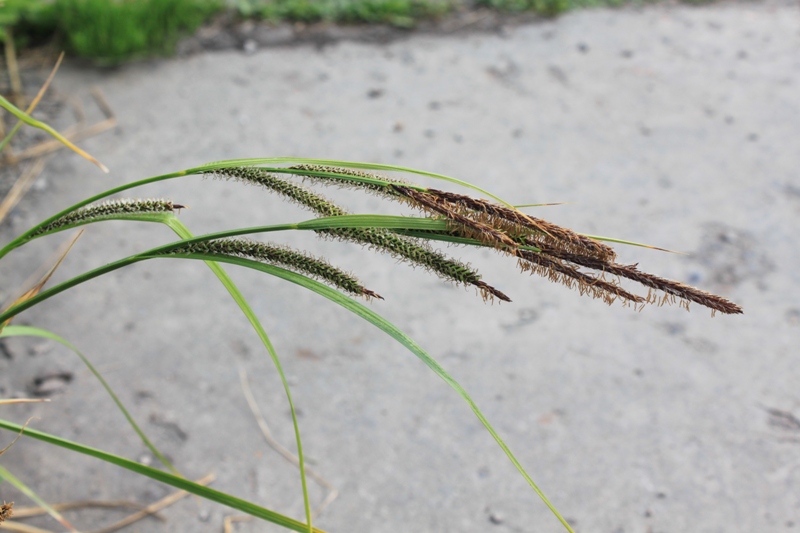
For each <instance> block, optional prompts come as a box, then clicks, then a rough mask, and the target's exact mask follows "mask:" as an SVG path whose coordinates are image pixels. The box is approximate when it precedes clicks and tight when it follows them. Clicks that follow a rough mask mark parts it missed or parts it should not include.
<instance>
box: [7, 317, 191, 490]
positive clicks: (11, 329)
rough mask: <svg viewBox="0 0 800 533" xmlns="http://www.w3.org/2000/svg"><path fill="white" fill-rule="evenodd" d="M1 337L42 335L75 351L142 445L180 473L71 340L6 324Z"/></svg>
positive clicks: (29, 327) (169, 467)
mask: <svg viewBox="0 0 800 533" xmlns="http://www.w3.org/2000/svg"><path fill="white" fill-rule="evenodd" d="M2 337H42V338H45V339H51V340H54V341H56V342H58V343H60V344H63V345H64V346H66V347H67V348H69V349H70V350H72V351H73V352H74V353H75V355H77V356H78V357H79V358H80V360H81V361H83V364H84V365H86V368H88V369H89V371H90V372H91V373H92V374H93V375H94V377H95V378H97V381H99V382H100V384H101V385H102V386H103V388H104V389H105V390H106V392H107V393H108V395H109V396H111V399H112V400H114V403H115V404H117V408H119V410H120V411H121V412H122V415H123V416H124V417H125V419H126V420H127V421H128V423H129V424H130V425H131V427H132V428H133V430H134V431H135V432H136V434H137V435H139V438H140V439H141V440H142V442H143V443H144V445H145V446H147V447H148V448H149V449H150V451H151V452H153V455H155V456H156V457H158V460H159V461H161V463H162V464H163V465H164V466H166V467H167V468H168V469H169V470H170V471H172V473H173V474H175V475H176V476H180V475H181V473H180V472H178V470H177V469H176V468H175V467H174V466H173V465H172V463H170V462H169V460H168V459H167V458H166V457H165V456H164V454H163V453H161V452H160V451H159V450H158V448H156V446H155V445H154V444H153V443H152V442H151V441H150V439H148V438H147V435H145V434H144V431H142V429H141V428H140V427H139V425H138V424H137V423H136V421H135V420H134V419H133V417H132V416H131V414H130V412H129V411H128V410H127V409H126V408H125V405H124V404H123V403H122V401H121V400H120V399H119V397H118V396H117V395H116V394H115V393H114V390H113V389H112V388H111V386H110V385H109V384H108V382H107V381H106V380H105V379H104V378H103V376H102V375H101V374H100V372H98V371H97V369H96V368H95V367H94V365H93V364H92V363H91V362H90V361H89V359H87V358H86V356H85V355H83V354H82V353H81V351H80V350H78V349H77V348H76V347H75V346H74V345H73V344H72V343H71V342H69V341H68V340H66V339H64V338H63V337H60V336H58V335H56V334H55V333H53V332H51V331H47V330H45V329H41V328H36V327H32V326H6V327H5V329H4V330H3V331H2V332H0V338H2Z"/></svg>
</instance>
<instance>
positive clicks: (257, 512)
mask: <svg viewBox="0 0 800 533" xmlns="http://www.w3.org/2000/svg"><path fill="white" fill-rule="evenodd" d="M0 428H2V429H7V430H10V431H14V432H19V431H20V430H21V429H22V426H20V425H19V424H15V423H13V422H9V421H8V420H2V419H0ZM25 436H26V437H32V438H34V439H37V440H40V441H43V442H47V443H48V444H53V445H56V446H60V447H61V448H64V449H67V450H70V451H74V452H78V453H82V454H84V455H89V456H91V457H95V458H97V459H100V460H102V461H106V462H107V463H111V464H114V465H117V466H120V467H122V468H125V469H127V470H130V471H132V472H135V473H136V474H140V475H142V476H146V477H149V478H151V479H155V480H156V481H160V482H161V483H165V484H167V485H171V486H173V487H176V488H179V489H183V490H185V491H186V492H190V493H192V494H196V495H197V496H200V497H201V498H205V499H207V500H209V501H213V502H217V503H221V504H222V505H226V506H228V507H230V508H231V509H237V510H239V511H243V512H245V513H247V514H249V515H252V516H255V517H256V518H261V519H263V520H266V521H268V522H272V523H273V524H277V525H279V526H282V527H285V528H286V529H291V530H293V531H297V532H298V533H307V532H308V526H306V524H303V523H302V522H299V521H297V520H294V519H293V518H289V517H288V516H285V515H282V514H280V513H277V512H275V511H271V510H269V509H266V508H264V507H261V506H259V505H256V504H254V503H251V502H248V501H247V500H243V499H241V498H237V497H236V496H231V495H230V494H227V493H225V492H221V491H218V490H215V489H212V488H210V487H204V486H203V485H198V484H197V483H195V482H193V481H190V480H188V479H186V478H182V477H179V476H176V475H174V474H170V473H169V472H164V471H162V470H158V469H156V468H153V467H151V466H145V465H143V464H139V463H137V462H135V461H131V460H130V459H126V458H124V457H120V456H119V455H115V454H112V453H108V452H106V451H103V450H99V449H97V448H92V447H90V446H85V445H83V444H79V443H77V442H73V441H70V440H67V439H63V438H61V437H56V436H55V435H50V434H48V433H44V432H42V431H37V430H35V429H26V430H25ZM313 532H314V533H325V531H323V530H321V529H317V528H314V529H313Z"/></svg>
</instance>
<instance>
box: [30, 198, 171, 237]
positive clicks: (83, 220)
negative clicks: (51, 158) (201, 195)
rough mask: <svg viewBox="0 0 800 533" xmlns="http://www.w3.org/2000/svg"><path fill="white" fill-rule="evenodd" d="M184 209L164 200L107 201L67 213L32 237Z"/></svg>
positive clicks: (124, 199)
mask: <svg viewBox="0 0 800 533" xmlns="http://www.w3.org/2000/svg"><path fill="white" fill-rule="evenodd" d="M183 207H184V206H182V205H179V204H173V203H172V201H170V200H162V199H149V200H141V199H128V198H122V199H117V200H107V201H105V202H102V203H99V204H94V205H87V206H85V207H81V208H80V209H76V210H75V211H72V212H70V213H67V214H66V215H64V216H63V217H60V218H58V219H56V220H54V221H53V222H51V223H50V224H47V225H46V226H44V227H42V228H40V229H39V231H37V232H36V233H34V234H33V235H31V237H37V236H39V235H43V234H45V233H50V232H52V231H55V230H57V229H60V228H63V227H66V226H72V225H75V224H88V223H90V222H95V221H98V220H104V219H108V218H111V217H114V216H116V215H119V214H123V213H125V214H132V213H141V214H144V213H172V212H174V211H175V210H176V209H182V208H183Z"/></svg>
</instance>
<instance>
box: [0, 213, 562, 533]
mask: <svg viewBox="0 0 800 533" xmlns="http://www.w3.org/2000/svg"><path fill="white" fill-rule="evenodd" d="M332 218H339V217H332ZM297 226H298V225H297V224H283V225H279V226H273V227H272V229H273V230H277V229H297ZM268 228H269V227H262V228H258V230H259V231H262V232H263V231H265V230H266V229H268ZM240 231H241V230H234V232H222V233H220V234H211V235H204V236H201V237H197V238H195V239H186V240H184V241H179V242H177V243H170V244H167V245H164V246H160V247H157V248H153V249H152V250H149V251H148V252H145V253H143V254H139V255H135V256H130V257H126V258H124V259H121V260H119V261H115V262H113V263H109V264H107V265H104V266H102V267H99V268H97V269H94V270H92V271H89V272H86V273H84V274H82V275H80V276H76V277H75V278H73V279H71V280H68V281H65V282H63V283H61V284H59V285H56V286H55V287H53V288H51V289H49V290H47V291H44V292H42V293H40V294H38V295H37V296H36V297H34V298H32V299H30V300H27V301H25V302H23V303H21V304H19V305H18V306H15V307H13V308H11V309H8V310H6V311H5V312H4V313H3V314H0V321H2V320H4V319H5V318H7V317H8V316H12V315H14V314H18V313H20V312H21V311H24V310H25V309H27V308H29V307H32V306H34V305H36V304H38V303H39V302H41V301H43V300H46V299H47V298H50V297H52V296H55V295H56V294H59V293H61V292H63V291H65V290H67V289H69V288H71V287H74V286H76V285H78V284H80V283H83V282H85V281H88V280H90V279H93V278H95V277H98V276H101V275H103V274H105V273H108V272H112V271H114V270H117V269H120V268H122V267H124V266H127V265H130V264H134V263H137V262H140V261H144V260H147V259H153V258H165V257H166V258H188V259H201V260H209V261H217V262H227V263H231V264H238V265H241V266H247V267H250V268H254V269H256V270H261V271H263V272H268V273H271V274H273V275H276V276H278V277H282V278H284V279H287V280H288V281H292V282H294V283H297V284H300V285H303V286H306V285H308V288H312V290H315V291H316V292H318V293H319V294H321V295H323V296H325V297H327V298H329V299H331V300H332V301H335V302H336V303H339V304H340V305H342V306H344V307H346V308H348V309H350V310H351V311H353V312H354V313H356V314H358V315H359V316H362V317H363V318H365V319H366V320H368V321H369V322H370V323H372V324H374V325H376V326H377V327H379V328H380V329H382V330H384V331H385V332H386V333H388V334H389V335H390V336H392V337H393V338H395V339H396V340H398V342H400V343H401V344H403V345H405V346H406V347H407V348H409V350H411V351H412V353H414V354H415V355H417V356H418V357H420V359H422V360H423V361H424V362H425V363H426V364H427V365H428V366H429V367H431V368H432V369H433V370H434V371H435V372H436V373H437V374H438V375H439V376H440V377H442V379H444V380H445V381H446V382H447V383H448V384H449V385H450V386H451V387H452V388H453V389H455V390H456V391H457V392H458V393H459V394H460V395H461V396H462V397H463V398H464V399H465V400H466V401H467V402H468V403H469V404H470V407H471V408H472V410H473V412H474V413H475V414H476V416H477V417H478V419H479V420H481V422H482V423H483V424H484V426H485V427H486V428H487V430H488V431H489V433H490V434H491V435H492V436H493V437H494V438H495V440H496V441H497V443H498V444H499V445H500V447H501V448H502V449H503V451H504V452H505V453H506V455H507V456H508V458H509V459H510V460H511V462H512V463H513V464H514V466H515V467H516V468H517V470H518V471H519V472H520V473H521V474H522V476H523V477H524V478H525V480H526V481H527V482H528V484H529V485H531V487H532V488H533V489H534V491H535V492H536V493H537V494H538V495H539V497H540V498H541V499H542V501H544V502H545V504H546V505H547V506H548V507H549V508H550V510H551V511H552V512H553V513H554V514H555V515H556V517H557V518H558V519H559V521H560V522H561V523H562V524H563V525H564V527H566V528H567V530H568V531H570V532H572V531H573V530H572V528H571V527H570V526H569V524H568V523H567V522H566V520H564V518H563V517H562V516H561V515H560V514H559V513H558V511H557V510H556V508H555V507H554V506H553V505H552V504H551V503H550V501H549V500H548V499H547V497H546V496H545V495H544V493H543V492H542V491H541V490H540V489H539V488H538V486H537V485H536V484H535V483H534V482H533V479H531V477H530V476H529V475H528V474H527V472H525V470H524V469H523V468H522V465H521V464H520V463H519V461H518V460H517V459H516V457H515V456H514V455H513V454H512V453H511V450H510V449H509V448H508V447H507V445H506V444H505V442H504V441H503V440H502V439H501V438H500V436H499V435H498V434H497V433H496V432H495V431H494V428H492V426H491V425H490V424H489V422H488V420H486V418H485V417H484V416H483V414H482V413H481V412H480V410H478V408H477V406H476V405H475V403H474V402H473V401H472V399H471V398H470V397H469V395H467V393H466V391H464V389H463V388H461V386H460V385H459V384H458V383H457V382H455V381H454V380H453V379H452V378H451V377H450V376H449V374H447V373H446V372H444V370H443V369H441V367H439V365H438V363H436V362H435V361H434V360H433V359H432V358H430V356H429V355H428V354H427V353H426V352H425V351H424V350H422V348H420V347H419V346H418V345H416V344H415V343H414V342H413V341H412V340H411V339H410V338H408V337H407V336H406V335H405V334H404V333H402V332H401V331H400V330H398V329H397V328H395V326H393V325H392V324H391V323H389V322H387V321H385V320H384V319H383V318H381V317H380V316H379V315H377V314H376V313H374V312H373V311H371V310H370V309H368V308H366V307H364V306H363V305H361V304H359V303H358V302H355V301H354V300H351V299H350V298H347V297H345V296H344V295H342V294H341V293H339V292H338V291H335V290H334V289H330V288H329V287H327V286H325V285H322V284H320V283H318V282H315V281H313V280H310V279H308V278H305V277H304V276H300V275H298V274H294V273H292V272H289V271H286V270H284V269H281V268H278V267H273V266H270V265H265V264H263V263H257V262H255V261H250V260H247V259H242V258H234V257H227V256H211V255H191V256H189V255H186V256H180V255H169V256H165V255H153V254H159V253H163V252H165V251H168V250H170V249H172V248H175V247H177V246H181V245H184V244H186V243H188V242H201V241H202V240H210V239H211V238H219V236H222V235H226V234H228V235H229V234H232V233H237V234H241V233H238V232H240ZM215 235H216V236H215ZM437 369H438V371H437Z"/></svg>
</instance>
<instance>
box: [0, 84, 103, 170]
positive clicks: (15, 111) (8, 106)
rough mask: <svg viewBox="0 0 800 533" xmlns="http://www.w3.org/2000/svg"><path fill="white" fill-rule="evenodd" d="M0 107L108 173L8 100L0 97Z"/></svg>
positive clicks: (54, 131)
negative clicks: (44, 132)
mask: <svg viewBox="0 0 800 533" xmlns="http://www.w3.org/2000/svg"><path fill="white" fill-rule="evenodd" d="M0 107H2V108H3V109H5V110H6V111H8V112H9V113H11V114H12V115H14V116H15V117H17V118H18V119H20V120H21V121H22V122H24V123H25V124H27V125H28V126H32V127H34V128H39V129H40V130H44V131H46V132H47V133H49V134H50V135H52V136H53V137H55V138H56V139H57V140H58V141H59V142H61V144H63V145H64V146H66V147H67V148H69V149H70V150H72V151H73V152H75V153H77V154H78V155H80V156H81V157H83V158H85V159H88V160H89V161H91V162H92V163H94V164H95V165H97V166H98V167H100V169H101V170H102V171H103V172H105V173H108V169H107V168H106V166H105V165H104V164H102V163H101V162H100V161H98V160H97V159H95V158H94V157H92V156H90V155H89V154H87V153H86V152H84V151H83V150H81V149H80V148H78V147H77V146H75V145H74V144H72V143H71V142H70V141H69V140H68V139H67V138H66V137H64V136H63V135H61V134H60V133H58V132H57V131H56V130H54V129H53V128H51V127H50V126H48V125H47V124H45V123H44V122H42V121H40V120H36V119H35V118H33V117H32V116H30V115H29V114H27V113H25V112H24V111H23V110H21V109H19V108H17V107H16V106H15V105H14V104H12V103H11V102H9V101H8V100H6V99H5V98H3V97H2V96H0Z"/></svg>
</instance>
